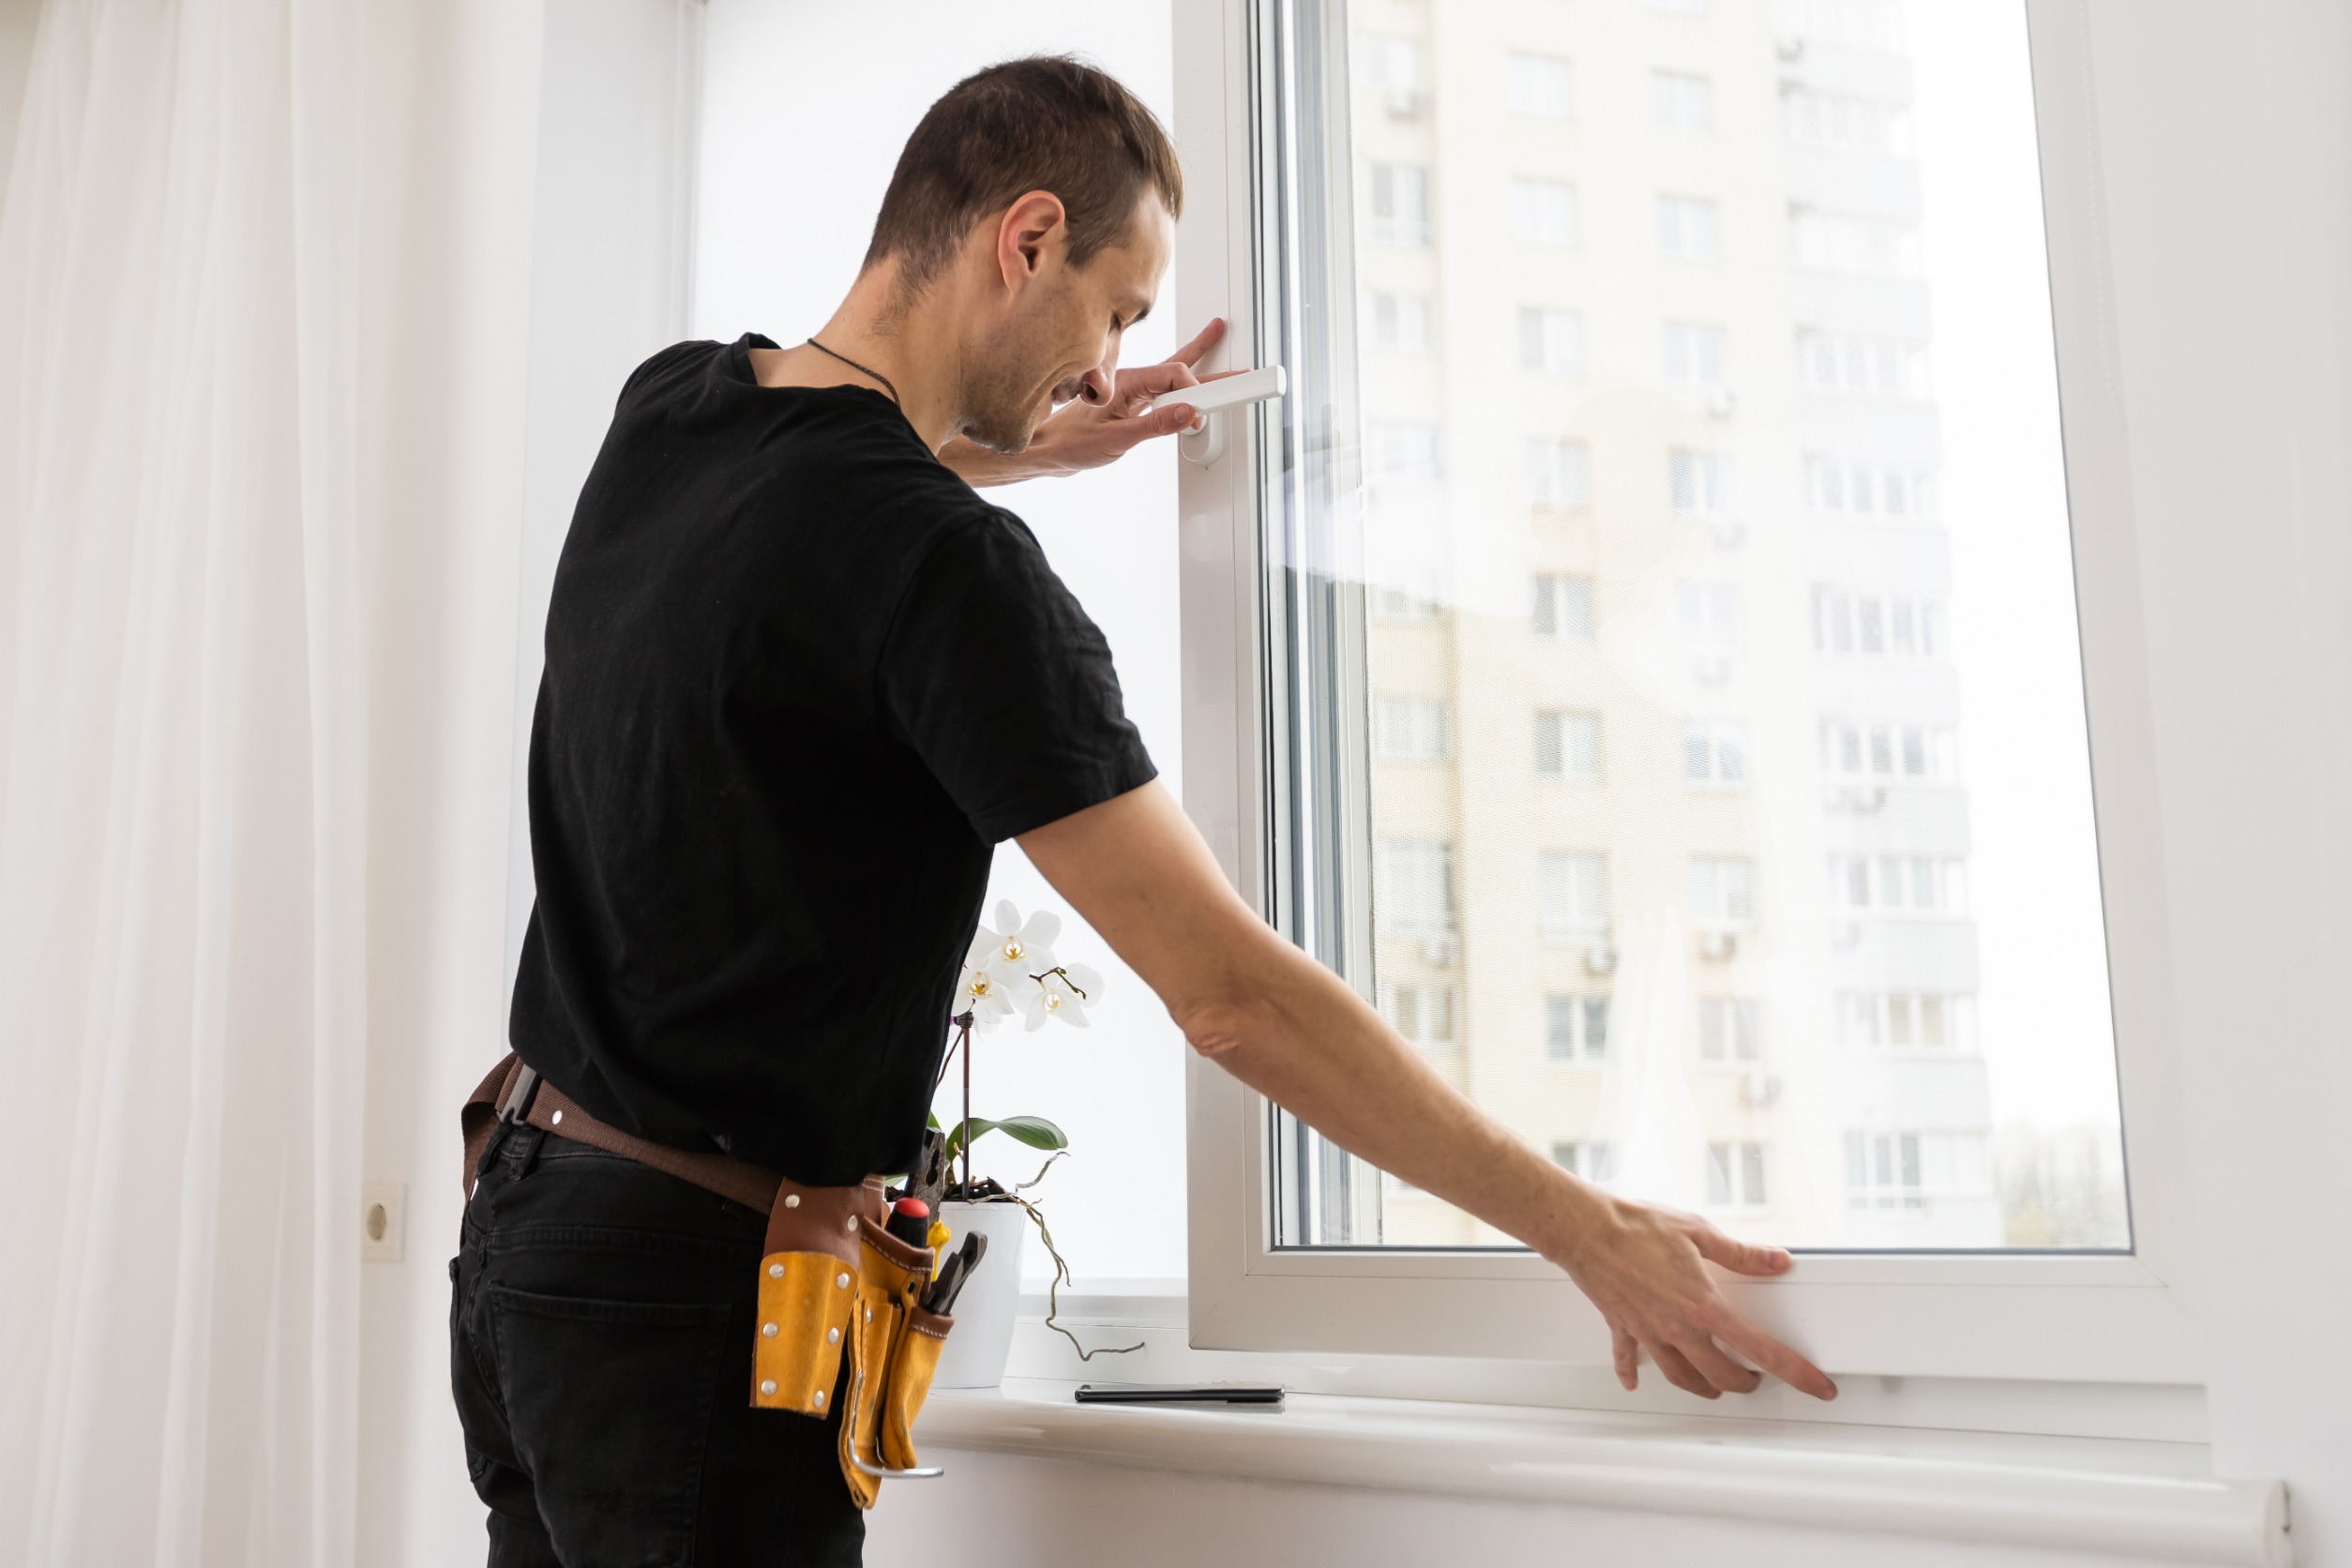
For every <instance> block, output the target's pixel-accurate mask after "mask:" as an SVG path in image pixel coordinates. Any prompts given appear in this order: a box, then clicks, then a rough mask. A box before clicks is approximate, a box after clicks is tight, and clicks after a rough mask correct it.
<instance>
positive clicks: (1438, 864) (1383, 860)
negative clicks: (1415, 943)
mask: <svg viewBox="0 0 2352 1568" xmlns="http://www.w3.org/2000/svg"><path fill="white" fill-rule="evenodd" d="M1372 897H1373V899H1374V901H1375V903H1376V904H1377V905H1378V907H1379V915H1380V924H1381V926H1382V927H1385V928H1386V929H1388V930H1391V931H1394V932H1395V933H1396V934H1398V935H1400V936H1414V937H1429V936H1443V935H1447V934H1450V933H1451V932H1452V931H1453V929H1454V846H1453V845H1451V844H1449V843H1447V842H1445V841H1444V840H1443V839H1441V838H1383V839H1381V840H1380V852H1379V854H1377V855H1376V856H1375V857H1374V858H1373V864H1372Z"/></svg>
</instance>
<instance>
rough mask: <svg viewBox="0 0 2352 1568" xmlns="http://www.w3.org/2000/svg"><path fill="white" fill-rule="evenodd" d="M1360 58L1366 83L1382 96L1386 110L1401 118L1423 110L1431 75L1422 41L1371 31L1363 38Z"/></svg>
mask: <svg viewBox="0 0 2352 1568" xmlns="http://www.w3.org/2000/svg"><path fill="white" fill-rule="evenodd" d="M1356 59H1357V70H1358V72H1359V73H1360V79H1361V81H1362V83H1363V84H1364V86H1366V87H1368V88H1370V89H1372V91H1373V92H1374V93H1375V94H1376V95H1377V96H1378V97H1379V99H1380V107H1381V108H1382V109H1383V110H1384V111H1386V112H1387V113H1389V114H1391V115H1394V116H1396V117H1398V118H1410V116H1412V115H1415V114H1418V113H1421V106H1422V100H1423V97H1424V95H1425V94H1426V93H1427V91H1428V88H1429V76H1428V69H1427V68H1426V67H1425V65H1424V64H1423V61H1422V52H1421V45H1420V44H1418V43H1416V42H1414V41H1413V40H1412V39H1411V38H1396V37H1394V36H1392V35H1389V34H1383V33H1367V34H1365V35H1364V38H1362V40H1361V42H1360V45H1359V47H1358V49H1357V52H1356Z"/></svg>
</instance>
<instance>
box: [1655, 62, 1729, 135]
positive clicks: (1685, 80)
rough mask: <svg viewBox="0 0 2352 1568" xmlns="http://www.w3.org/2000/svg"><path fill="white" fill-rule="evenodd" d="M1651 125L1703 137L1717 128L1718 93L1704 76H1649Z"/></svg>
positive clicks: (1667, 72) (1664, 72) (1659, 73)
mask: <svg viewBox="0 0 2352 1568" xmlns="http://www.w3.org/2000/svg"><path fill="white" fill-rule="evenodd" d="M1650 123H1651V125H1653V126H1656V127H1657V128H1659V129H1660V130H1677V131H1687V132H1689V133H1691V134H1693V135H1699V136H1703V135H1705V134H1706V133H1707V132H1709V131H1711V130H1712V129H1714V128H1715V90H1714V88H1713V87H1712V86H1711V85H1710V84H1709V83H1708V81H1707V79H1706V78H1705V77H1703V76H1683V75H1681V74H1680V73H1679V72H1675V71H1670V70H1656V71H1651V73H1650Z"/></svg>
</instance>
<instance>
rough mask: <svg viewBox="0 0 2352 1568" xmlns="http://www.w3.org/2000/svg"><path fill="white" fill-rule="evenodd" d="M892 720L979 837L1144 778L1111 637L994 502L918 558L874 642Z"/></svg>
mask: <svg viewBox="0 0 2352 1568" xmlns="http://www.w3.org/2000/svg"><path fill="white" fill-rule="evenodd" d="M881 695H882V703H883V705H884V707H885V709H886V711H887V712H888V713H889V715H890V717H891V722H892V723H893V724H894V726H895V727H896V728H897V731H898V732H899V733H900V734H901V735H902V736H904V737H905V739H906V740H907V742H908V744H909V745H911V746H912V747H913V748H914V750H915V752H916V754H917V755H919V756H920V757H921V758H922V759H923V761H924V763H925V765H926V766H927V767H928V768H929V769H930V771H931V774H932V776H934V777H935V778H937V779H938V780H939V782H940V785H941V787H942V789H944V790H945V791H946V792H947V793H948V796H949V798H951V799H952V800H954V801H955V803H956V805H957V807H958V808H959V809H961V810H962V812H963V814H964V817H965V819H966V820H967V821H968V822H971V823H972V831H973V832H974V833H977V834H978V835H979V836H980V837H981V838H982V839H984V840H986V841H987V842H988V843H992V844H993V843H998V842H1001V841H1002V840H1003V839H1006V838H1012V837H1017V836H1018V835H1020V834H1024V833H1027V832H1028V831H1029V830H1030V829H1032V828H1036V827H1043V826H1044V825H1045V824H1046V823H1048V822H1058V821H1060V820H1061V819H1062V818H1063V817H1066V816H1068V815H1070V814H1071V813H1072V812H1074V811H1082V810H1084V809H1085V808H1086V807H1090V806H1097V805H1100V804H1101V803H1102V802H1104V801H1107V800H1108V799H1110V798H1111V797H1112V796H1114V795H1122V794H1124V793H1126V792H1128V791H1129V790H1133V789H1137V788H1139V787H1140V786H1142V785H1144V784H1148V783H1150V782H1151V780H1152V779H1153V776H1154V775H1155V773H1156V771H1157V770H1156V769H1154V768H1153V765H1152V759H1151V756H1150V754H1149V753H1147V752H1146V751H1145V750H1144V748H1143V738H1142V736H1140V735H1138V733H1137V732H1136V728H1135V726H1134V725H1132V724H1130V723H1129V722H1127V717H1126V713H1125V710H1124V708H1123V706H1122V704H1121V702H1120V697H1119V677H1118V674H1117V672H1116V671H1114V670H1113V669H1112V668H1111V662H1110V645H1109V644H1108V642H1106V641H1104V640H1103V634H1102V631H1101V629H1100V628H1098V627H1097V626H1095V625H1094V623H1093V621H1092V620H1091V619H1089V618H1088V616H1087V613H1086V611H1084V610H1083V609H1081V608H1079V605H1078V600H1077V598H1076V597H1075V596H1072V594H1071V593H1070V591H1069V589H1068V588H1066V587H1064V586H1063V582H1062V580H1061V579H1060V578H1058V577H1056V576H1055V575H1054V573H1053V568H1052V567H1051V566H1050V565H1048V564H1047V562H1046V556H1045V551H1044V550H1040V549H1039V548H1038V546H1037V541H1036V540H1035V538H1034V537H1033V536H1032V535H1030V533H1029V531H1028V530H1027V529H1026V528H1024V527H1023V526H1022V525H1021V524H1020V523H1019V522H1018V521H1017V520H1013V519H1012V518H1011V517H1009V516H1007V515H1006V514H1003V513H1001V512H997V511H995V510H994V509H993V508H991V509H990V510H988V512H986V513H982V514H980V515H977V516H975V517H973V518H972V520H970V521H967V522H960V523H957V524H956V525H955V526H954V527H953V528H952V529H950V530H949V531H948V532H947V533H946V534H945V535H942V537H941V538H940V539H939V540H938V542H937V543H936V544H934V545H933V546H932V548H931V550H930V551H929V553H928V554H927V555H926V556H925V558H924V559H923V560H922V561H921V562H920V563H918V564H917V565H916V566H915V568H914V570H913V572H912V575H911V576H910V578H909V580H908V581H907V585H906V589H905V592H904V594H903V596H901V598H900V600H899V604H898V610H897V615H896V616H895V617H894V618H893V620H892V623H891V627H890V632H889V635H888V638H887V640H886V641H884V643H883V645H882V669H881Z"/></svg>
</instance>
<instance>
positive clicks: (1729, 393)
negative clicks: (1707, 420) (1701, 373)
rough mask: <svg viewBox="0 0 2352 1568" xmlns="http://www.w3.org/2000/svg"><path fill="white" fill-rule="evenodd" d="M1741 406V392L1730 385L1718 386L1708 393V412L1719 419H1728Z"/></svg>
mask: <svg viewBox="0 0 2352 1568" xmlns="http://www.w3.org/2000/svg"><path fill="white" fill-rule="evenodd" d="M1739 406H1740V394H1738V393H1737V392H1734V391H1733V390H1731V388H1730V387H1728V386H1718V387H1716V388H1715V389H1714V390H1712V391H1711V392H1709V393H1708V394H1707V412H1708V413H1710V414H1711V415H1714V416H1715V417H1716V418H1718V419H1728V418H1730V417H1731V415H1732V411H1733V410H1735V409H1737V408H1738V407H1739Z"/></svg>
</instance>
